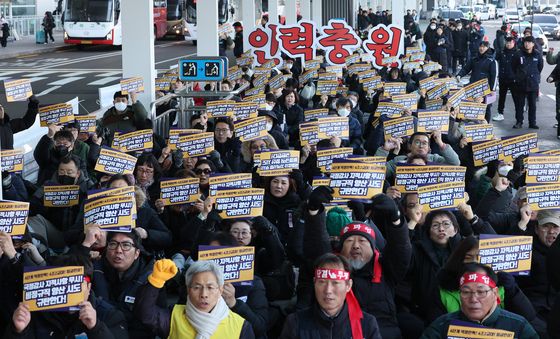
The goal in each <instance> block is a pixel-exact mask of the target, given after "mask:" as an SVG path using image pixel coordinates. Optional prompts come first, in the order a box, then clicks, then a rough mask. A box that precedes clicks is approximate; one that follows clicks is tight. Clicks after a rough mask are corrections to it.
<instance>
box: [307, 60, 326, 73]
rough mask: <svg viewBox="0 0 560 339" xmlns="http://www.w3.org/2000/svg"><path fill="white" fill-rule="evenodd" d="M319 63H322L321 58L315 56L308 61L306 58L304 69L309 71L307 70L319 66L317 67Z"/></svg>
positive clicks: (319, 65)
mask: <svg viewBox="0 0 560 339" xmlns="http://www.w3.org/2000/svg"><path fill="white" fill-rule="evenodd" d="M321 63H322V60H321V59H317V58H315V59H313V60H309V61H307V60H306V61H305V70H307V71H309V70H313V69H316V68H319V67H321Z"/></svg>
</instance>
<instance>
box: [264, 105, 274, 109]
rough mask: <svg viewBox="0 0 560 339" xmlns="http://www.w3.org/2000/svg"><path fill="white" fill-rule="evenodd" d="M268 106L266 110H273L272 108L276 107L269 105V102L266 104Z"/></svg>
mask: <svg viewBox="0 0 560 339" xmlns="http://www.w3.org/2000/svg"><path fill="white" fill-rule="evenodd" d="M265 105H266V106H265V107H264V109H265V111H272V109H273V108H274V107H273V106H271V105H269V104H265Z"/></svg>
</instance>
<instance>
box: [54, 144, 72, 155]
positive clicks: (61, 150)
mask: <svg viewBox="0 0 560 339" xmlns="http://www.w3.org/2000/svg"><path fill="white" fill-rule="evenodd" d="M68 153H70V150H69V149H68V147H66V146H64V145H60V146H56V147H55V148H54V154H55V156H56V157H57V158H64V157H65V156H67V155H68Z"/></svg>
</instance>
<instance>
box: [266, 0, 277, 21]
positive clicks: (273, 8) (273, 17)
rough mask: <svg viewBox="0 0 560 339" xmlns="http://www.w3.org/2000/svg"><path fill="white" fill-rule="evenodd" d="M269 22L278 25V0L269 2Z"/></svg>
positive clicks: (269, 0)
mask: <svg viewBox="0 0 560 339" xmlns="http://www.w3.org/2000/svg"><path fill="white" fill-rule="evenodd" d="M268 22H269V23H271V24H277V23H278V0H268Z"/></svg>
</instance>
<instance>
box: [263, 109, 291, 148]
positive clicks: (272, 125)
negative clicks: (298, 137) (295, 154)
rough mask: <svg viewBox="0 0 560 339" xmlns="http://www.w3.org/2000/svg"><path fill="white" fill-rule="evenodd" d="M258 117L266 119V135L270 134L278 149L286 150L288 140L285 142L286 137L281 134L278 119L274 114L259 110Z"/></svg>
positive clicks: (269, 111)
mask: <svg viewBox="0 0 560 339" xmlns="http://www.w3.org/2000/svg"><path fill="white" fill-rule="evenodd" d="M259 116H260V117H265V119H266V130H267V131H268V134H270V135H271V136H272V137H273V138H274V141H276V144H277V145H278V148H279V149H288V148H289V146H288V140H286V136H285V135H284V133H282V130H281V129H280V126H278V118H277V116H276V113H275V112H274V111H271V110H259Z"/></svg>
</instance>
